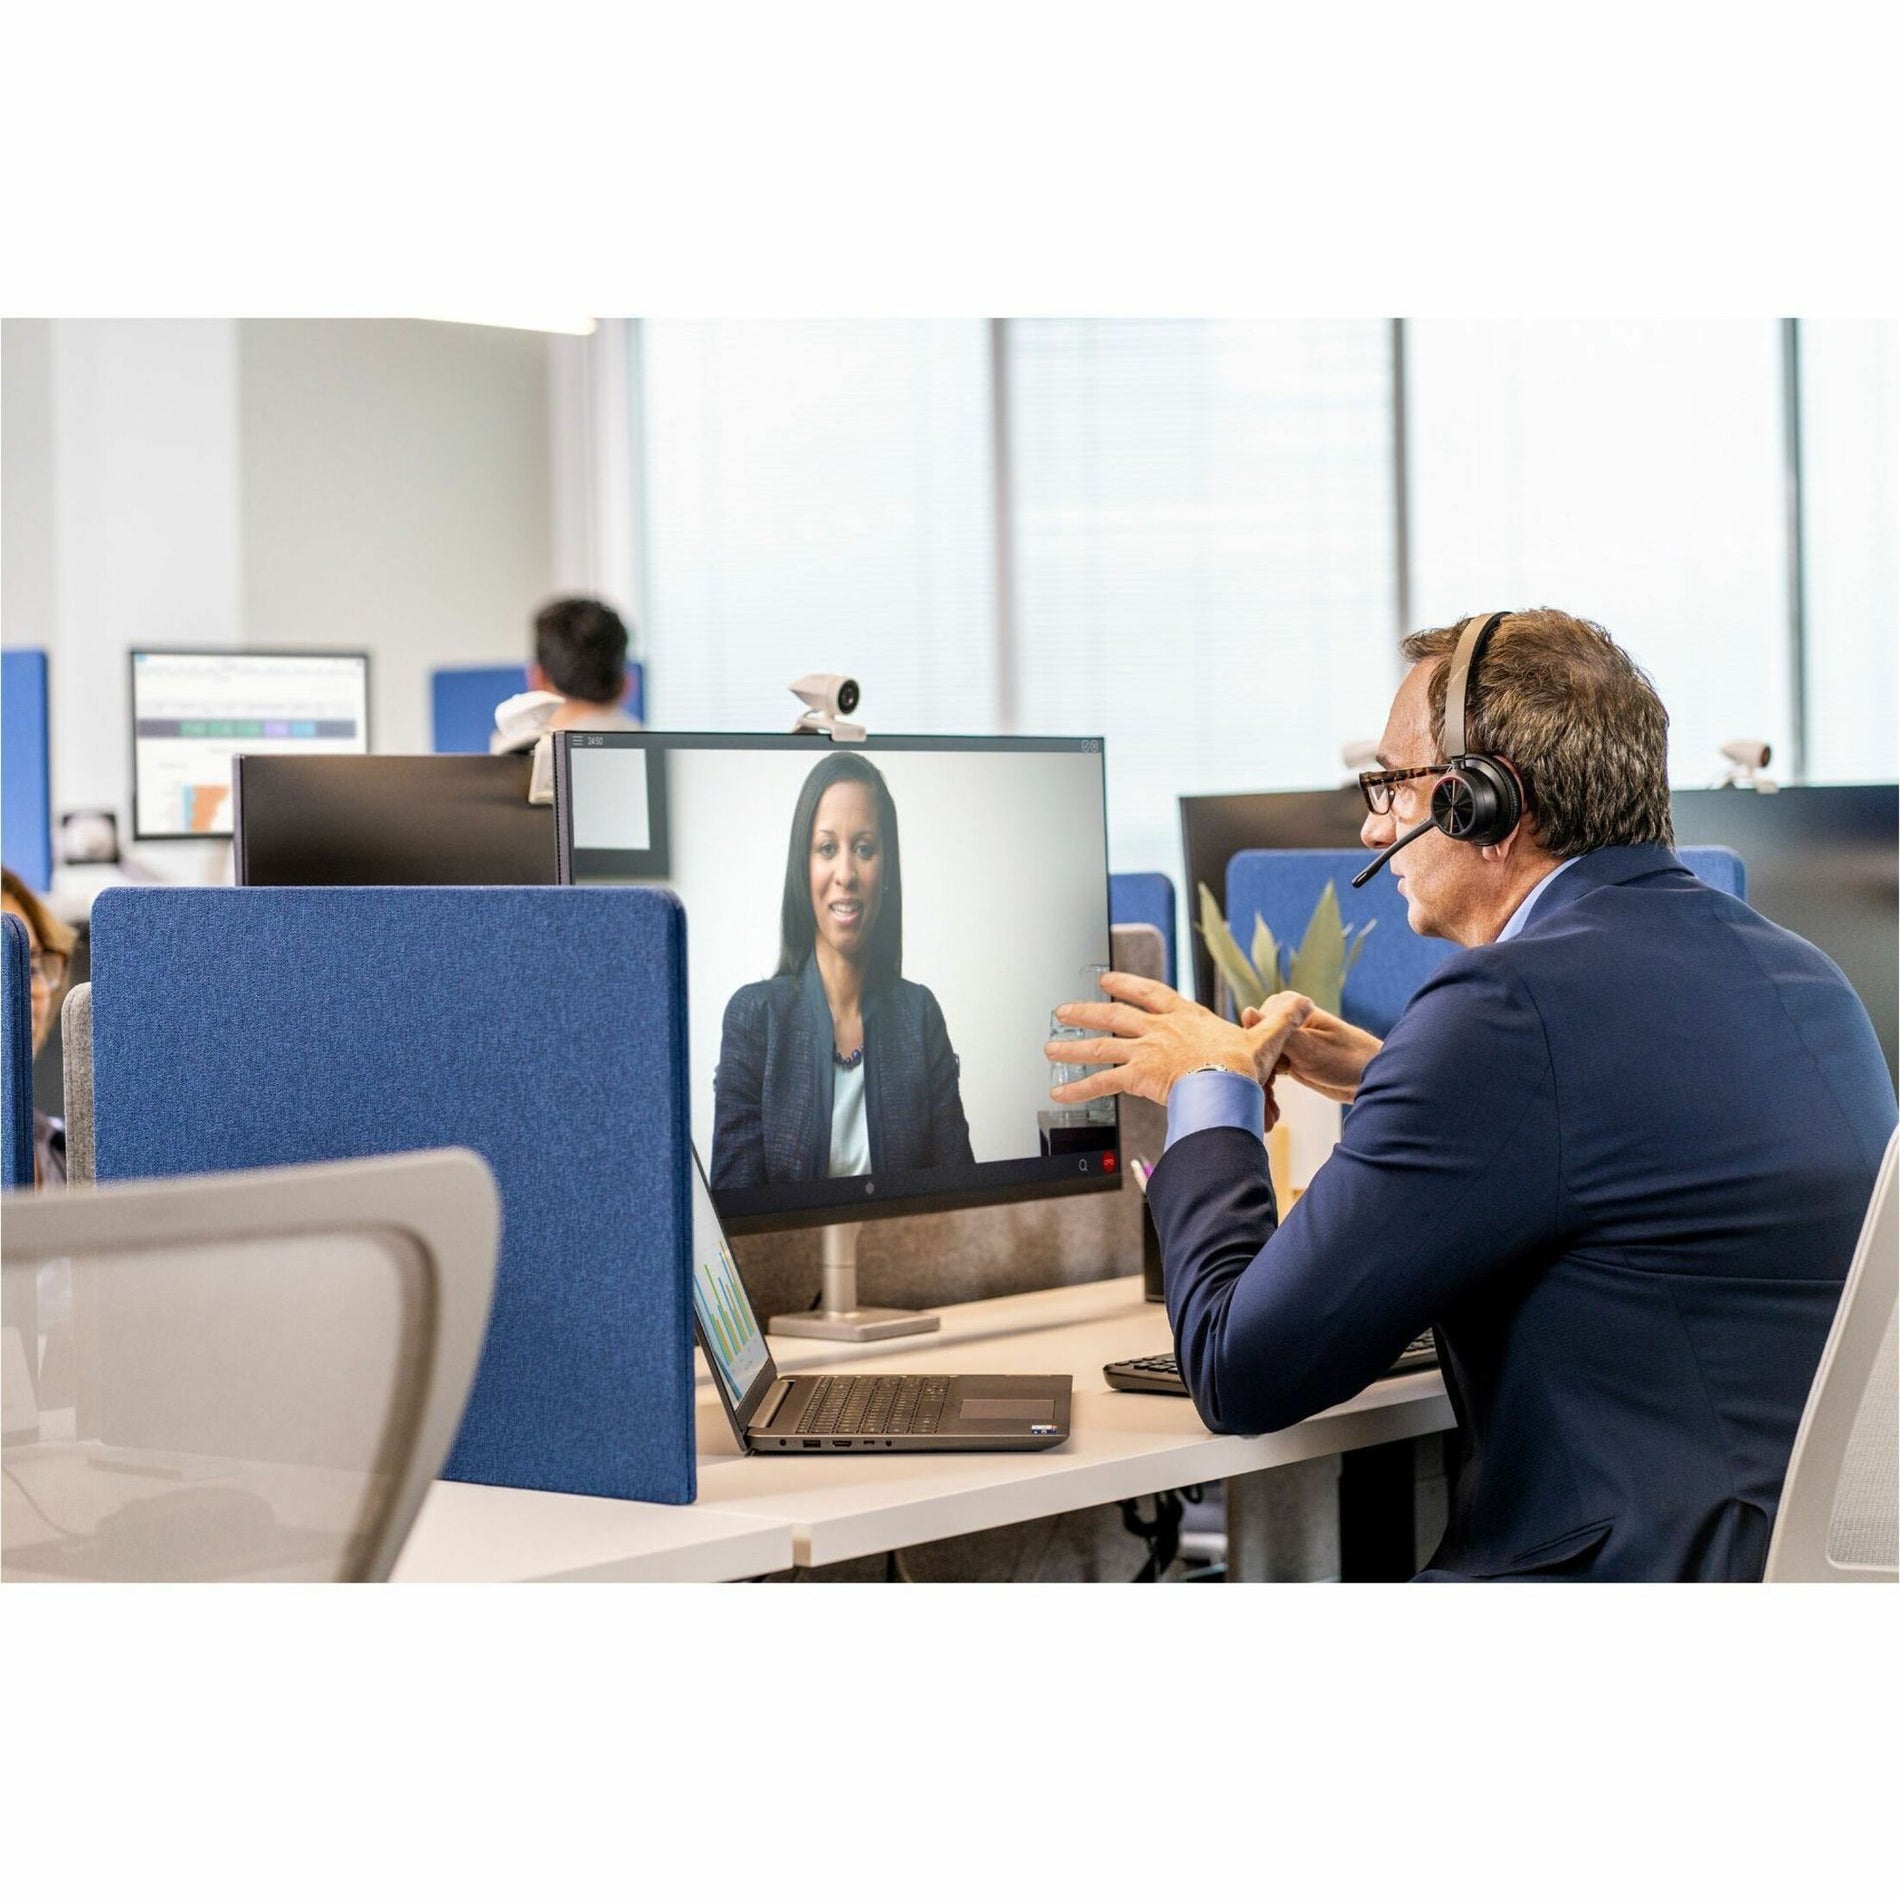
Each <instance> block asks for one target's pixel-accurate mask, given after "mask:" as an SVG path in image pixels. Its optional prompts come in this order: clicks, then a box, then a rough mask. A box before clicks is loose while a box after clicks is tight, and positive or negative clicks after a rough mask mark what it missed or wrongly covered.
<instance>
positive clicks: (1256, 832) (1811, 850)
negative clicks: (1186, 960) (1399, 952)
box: [1181, 785, 1900, 1074]
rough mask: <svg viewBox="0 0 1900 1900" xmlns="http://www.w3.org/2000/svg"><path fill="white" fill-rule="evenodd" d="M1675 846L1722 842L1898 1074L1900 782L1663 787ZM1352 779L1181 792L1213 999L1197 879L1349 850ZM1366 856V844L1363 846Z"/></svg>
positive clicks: (1765, 908) (1197, 949)
mask: <svg viewBox="0 0 1900 1900" xmlns="http://www.w3.org/2000/svg"><path fill="white" fill-rule="evenodd" d="M1669 802H1670V809H1671V812H1672V815H1673V818H1674V822H1675V830H1676V842H1677V844H1679V845H1726V846H1727V847H1728V848H1729V849H1730V850H1731V851H1734V852H1735V853H1737V854H1738V855H1739V856H1740V858H1741V860H1742V863H1743V866H1744V867H1745V869H1746V871H1747V874H1748V902H1749V904H1750V905H1751V906H1752V907H1753V908H1754V909H1756V910H1758V911H1760V912H1761V914H1762V915H1763V916H1764V917H1766V918H1768V919H1770V920H1771V921H1772V922H1774V923H1778V924H1780V925H1782V926H1783V927H1784V928H1785V929H1788V930H1792V931H1793V932H1794V933H1795V934H1796V935H1797V936H1800V937H1805V938H1806V939H1807V940H1808V942H1809V943H1811V944H1813V945H1814V946H1815V947H1816V948H1817V949H1819V950H1822V951H1825V952H1826V953H1827V955H1828V956H1830V957H1832V958H1833V959H1834V961H1835V962H1836V963H1837V964H1839V965H1840V967H1841V970H1842V972H1843V974H1844V975H1845V976H1846V978H1847V980H1848V981H1849V982H1850V983H1851V984H1853V986H1854V990H1855V993H1856V994H1857V995H1858V996H1859V997H1860V999H1861V1001H1862V1003H1864V1004H1865V1005H1866V1008H1867V1013H1868V1015H1869V1016H1870V1017H1871V1018H1872V1019H1873V1025H1874V1031H1875V1033H1876V1034H1877V1035H1878V1036H1879V1038H1880V1046H1881V1049H1882V1051H1883V1052H1884V1053H1885V1055H1886V1058H1887V1069H1888V1072H1889V1073H1890V1074H1893V1073H1895V1072H1896V1044H1897V1043H1900V1024H1897V1023H1896V1015H1897V1014H1900V1002H1897V1001H1896V989H1897V988H1900V843H1897V842H1896V840H1897V837H1900V789H1897V788H1896V787H1894V786H1892V785H1789V786H1784V787H1783V788H1782V789H1781V790H1780V791H1778V792H1756V791H1753V790H1744V789H1740V788H1735V787H1731V788H1728V789H1725V790H1721V791H1703V790H1693V789H1691V790H1683V791H1677V792H1672V793H1671V794H1670V800H1669ZM1365 817H1366V808H1365V801H1364V800H1363V799H1362V798H1361V797H1360V794H1359V788H1358V787H1357V786H1356V785H1347V786H1341V787H1339V788H1338V789H1337V790H1333V791H1322V792H1234V793H1227V794H1223V795H1220V796H1215V797H1205V798H1183V799H1182V800H1181V850H1182V856H1183V858H1184V860H1185V863H1186V870H1187V901H1188V917H1189V920H1190V937H1191V939H1192V942H1193V946H1194V993H1195V996H1196V997H1197V998H1198V999H1199V1000H1200V1001H1201V1002H1203V1003H1206V1004H1207V1005H1208V1006H1209V1007H1210V1008H1211V1007H1212V1006H1213V1001H1214V966H1213V959H1212V958H1210V957H1209V956H1208V954H1207V946H1206V944H1205V942H1204V941H1203V940H1202V938H1201V934H1200V932H1199V931H1198V930H1197V929H1194V928H1193V927H1192V926H1193V922H1194V920H1196V919H1198V917H1199V915H1200V900H1199V897H1198V895H1197V890H1196V887H1197V884H1198V883H1201V882H1205V883H1206V885H1207V886H1208V888H1209V889H1210V890H1211V891H1213V893H1214V895H1215V896H1216V897H1217V898H1220V897H1223V895H1224V893H1225V891H1226V888H1227V863H1228V860H1229V859H1230V858H1232V857H1233V856H1234V854H1235V853H1236V852H1239V851H1256V850H1279V851H1312V850H1356V849H1360V848H1362V847H1361V846H1360V840H1359V827H1360V826H1361V825H1362V824H1363V823H1364V822H1365ZM1366 855H1367V857H1368V858H1370V857H1371V856H1372V853H1371V852H1369V851H1368V852H1367V853H1366Z"/></svg>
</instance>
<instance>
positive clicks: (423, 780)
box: [232, 752, 560, 884]
mask: <svg viewBox="0 0 1900 1900" xmlns="http://www.w3.org/2000/svg"><path fill="white" fill-rule="evenodd" d="M533 763H534V761H533V759H532V758H531V757H530V756H529V755H528V754H527V753H525V752H522V753H514V754H507V755H504V756H503V757H501V758H489V757H486V756H484V755H471V754H460V753H431V754H429V755H427V756H425V757H421V758H361V759H356V758H305V759H300V758H287V757H273V756H271V755H269V754H260V755H256V756H253V755H251V754H249V753H240V754H239V755H238V757H237V758H236V759H235V760H234V761H233V762H232V784H233V787H234V799H233V805H234V819H235V829H234V835H233V838H232V859H233V870H234V873H235V876H236V881H237V882H238V883H239V884H553V883H556V882H557V881H558V879H559V872H560V867H559V864H558V862H557V860H556V858H555V852H554V810H553V807H552V806H549V805H530V804H529V803H528V779H529V775H530V772H531V771H532V768H533Z"/></svg>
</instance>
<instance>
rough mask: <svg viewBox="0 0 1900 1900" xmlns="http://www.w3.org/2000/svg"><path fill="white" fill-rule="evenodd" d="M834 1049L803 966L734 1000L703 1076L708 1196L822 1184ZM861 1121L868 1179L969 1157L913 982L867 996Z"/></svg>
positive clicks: (934, 1014)
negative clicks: (708, 1090)
mask: <svg viewBox="0 0 1900 1900" xmlns="http://www.w3.org/2000/svg"><path fill="white" fill-rule="evenodd" d="M836 1046H837V1044H836V1040H835V1037H834V1035H833V1031H832V1026H831V1006H830V1004H829V1003H827V1002H826V1001H825V986H824V983H823V981H822V980H821V979H820V977H819V974H818V966H817V963H816V962H815V961H814V960H813V959H811V958H809V957H808V958H807V959H806V960H805V962H804V964H803V965H802V966H801V967H800V969H799V971H798V974H797V975H796V976H775V977H771V978H769V979H768V980H767V981H765V982H763V983H748V984H747V985H746V986H745V987H744V988H743V989H741V990H737V991H735V992H734V994H733V998H732V1000H731V1002H729V1003H728V1004H727V1005H726V1018H725V1022H724V1025H723V1026H722V1028H721V1030H720V1036H719V1069H718V1072H717V1074H716V1075H715V1077H714V1079H713V1140H712V1167H711V1178H712V1185H713V1186H714V1187H715V1188H738V1187H760V1186H763V1185H765V1184H766V1183H767V1182H777V1181H822V1180H823V1179H824V1178H825V1167H826V1164H827V1163H828V1161H829V1160H830V1157H831V1104H832V1079H833V1073H834V1071H833V1065H832V1051H833V1050H834V1049H835V1048H836ZM864 1114H865V1124H866V1128H867V1131H868V1133H869V1135H870V1140H871V1172H872V1173H873V1174H884V1173H887V1172H897V1171H901V1170H904V1169H907V1168H947V1167H954V1166H958V1165H962V1166H969V1165H971V1164H972V1163H973V1162H974V1160H975V1156H974V1155H973V1154H972V1152H971V1149H970V1125H969V1123H968V1122H967V1121H966V1120H965V1119H964V1114H963V1095H962V1091H961V1090H960V1089H959V1087H958V1085H957V1058H956V1055H955V1053H954V1052H953V1051H952V1049H951V1047H950V1032H949V1031H948V1030H947V1029H946V1028H945V1027H944V1021H943V1011H942V1010H941V1009H939V1008H938V1007H937V999H936V998H935V997H934V996H932V995H931V993H930V992H929V991H928V990H927V989H925V988H924V986H923V985H922V984H921V983H907V982H905V981H904V980H903V979H902V978H901V977H900V978H899V979H898V980H897V981H896V982H894V983H886V984H883V985H881V986H880V987H879V988H877V989H875V990H867V991H866V992H865V996H864Z"/></svg>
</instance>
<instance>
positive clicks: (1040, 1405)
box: [957, 1399, 1056, 1424]
mask: <svg viewBox="0 0 1900 1900" xmlns="http://www.w3.org/2000/svg"><path fill="white" fill-rule="evenodd" d="M1055 1415H1056V1402H1055V1400H1054V1399H965V1400H964V1401H963V1403H962V1404H961V1405H960V1406H958V1408H957V1416H958V1417H959V1418H972V1419H975V1418H997V1419H1015V1420H1020V1421H1021V1422H1022V1423H1024V1424H1030V1423H1033V1422H1038V1421H1042V1420H1045V1419H1052V1418H1054V1417H1055Z"/></svg>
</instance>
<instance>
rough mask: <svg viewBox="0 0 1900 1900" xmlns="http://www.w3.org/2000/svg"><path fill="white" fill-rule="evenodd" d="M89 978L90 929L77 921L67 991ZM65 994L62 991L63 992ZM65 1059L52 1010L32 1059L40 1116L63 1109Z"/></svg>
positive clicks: (34, 1104) (34, 1101)
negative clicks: (50, 1021)
mask: <svg viewBox="0 0 1900 1900" xmlns="http://www.w3.org/2000/svg"><path fill="white" fill-rule="evenodd" d="M91 980H92V928H91V926H90V925H89V924H86V923H80V924H78V925H76V926H75V927H74V930H73V948H72V957H71V960H70V962H69V964H68V967H67V972H66V991H68V992H70V991H72V990H76V989H77V988H78V987H79V986H80V984H82V983H86V982H90V981H91ZM62 994H64V992H62ZM65 1065H66V1058H65V1053H64V1050H63V1048H62V1046H61V1039H60V1029H59V1012H58V1011H57V1010H55V1011H54V1012H53V1026H52V1028H51V1029H50V1030H49V1031H48V1032H47V1036H46V1045H45V1047H44V1048H42V1049H41V1050H40V1052H39V1054H38V1055H36V1056H35V1057H34V1058H33V1106H34V1107H35V1108H37V1109H38V1110H39V1111H40V1113H41V1114H42V1115H52V1116H56V1117H57V1116H61V1115H64V1114H65V1112H66V1066H65Z"/></svg>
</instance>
